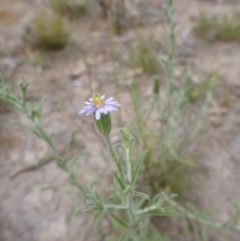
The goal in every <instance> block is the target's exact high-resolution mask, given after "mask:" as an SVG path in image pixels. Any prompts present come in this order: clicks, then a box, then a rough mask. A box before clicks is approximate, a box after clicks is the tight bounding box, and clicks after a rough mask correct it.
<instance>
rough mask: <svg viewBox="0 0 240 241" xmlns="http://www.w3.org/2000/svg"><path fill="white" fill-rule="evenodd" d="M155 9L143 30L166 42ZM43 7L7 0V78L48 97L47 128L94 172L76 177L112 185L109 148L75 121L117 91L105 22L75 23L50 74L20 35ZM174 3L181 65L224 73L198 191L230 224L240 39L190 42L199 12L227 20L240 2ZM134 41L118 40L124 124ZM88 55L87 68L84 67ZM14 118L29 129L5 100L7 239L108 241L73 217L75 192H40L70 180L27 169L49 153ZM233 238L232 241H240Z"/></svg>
mask: <svg viewBox="0 0 240 241" xmlns="http://www.w3.org/2000/svg"><path fill="white" fill-rule="evenodd" d="M149 3H150V5H151V4H152V6H153V7H152V9H154V10H155V13H156V12H157V11H156V9H157V7H159V16H157V17H156V19H150V20H149V19H148V18H147V17H146V19H147V21H146V24H145V25H144V26H143V27H142V28H141V31H142V33H144V35H145V37H146V39H150V40H151V39H152V38H156V39H157V38H158V37H159V36H161V26H160V24H153V23H152V22H154V21H152V20H157V21H158V22H161V19H162V18H163V17H162V16H163V13H162V8H161V6H162V5H161V4H160V3H158V1H149ZM41 4H42V3H41V1H28V0H0V33H1V34H0V72H1V73H2V74H3V76H4V77H5V79H6V80H7V81H8V83H9V84H10V85H11V86H12V88H13V89H15V90H16V82H17V80H18V79H19V77H20V76H24V79H25V80H26V81H27V82H29V83H31V85H30V87H29V92H28V96H27V97H28V100H30V101H33V102H35V101H39V100H40V99H41V98H42V97H44V96H46V103H45V105H44V110H43V124H44V126H45V127H46V129H47V130H48V131H49V132H52V133H54V140H55V143H56V145H57V146H58V148H59V150H61V149H62V148H63V147H64V143H66V142H67V139H68V134H69V133H70V131H71V130H74V131H75V132H76V141H75V144H74V148H73V151H76V150H80V149H84V150H85V153H84V156H83V157H81V158H80V160H79V163H80V165H81V166H83V167H84V168H86V169H88V172H82V171H80V170H79V171H78V178H79V180H81V181H83V182H91V181H96V182H97V183H102V182H105V183H106V185H109V184H108V180H109V177H110V175H111V174H110V168H109V165H110V164H109V160H108V156H107V153H106V152H105V150H104V148H103V145H104V144H103V142H102V140H101V138H100V137H99V136H98V135H97V133H96V132H95V130H94V126H93V123H92V120H91V119H88V118H85V117H79V116H78V115H77V112H78V107H79V106H81V105H82V103H83V101H84V100H86V99H87V98H88V97H89V96H90V95H91V93H92V91H94V90H99V89H100V90H101V91H102V92H104V93H106V95H108V96H111V95H112V93H114V92H115V87H114V81H113V79H114V70H113V66H112V64H111V52H110V50H109V45H110V39H109V35H108V32H107V28H108V27H107V22H106V21H105V20H104V19H101V18H100V17H99V16H98V15H96V16H95V15H94V14H93V15H90V16H89V17H84V18H83V19H80V20H78V21H77V22H75V23H74V35H73V38H72V41H71V43H70V44H69V46H68V47H67V48H66V49H65V50H63V51H60V52H53V53H50V54H48V56H47V57H46V58H47V59H46V61H45V62H44V63H46V64H45V65H46V66H44V67H43V68H40V67H36V66H35V65H33V64H31V63H29V60H27V59H28V58H27V57H26V56H27V53H28V51H29V47H28V46H27V44H26V43H25V42H24V40H23V36H24V31H25V28H26V26H27V25H29V23H30V21H31V18H32V17H33V16H34V14H35V13H36V11H38V10H39V9H40V8H41V7H42V5H41ZM176 7H177V11H176V15H175V18H176V22H177V33H178V40H177V44H178V45H179V46H184V54H183V57H182V58H183V62H184V63H185V65H186V66H188V65H191V66H194V68H193V69H192V73H193V78H196V81H197V80H198V79H199V78H201V76H203V75H205V74H206V73H209V72H210V71H213V70H217V73H218V77H219V83H218V85H219V86H221V91H220V92H219V93H220V94H217V95H216V96H215V97H214V101H213V103H212V105H211V111H212V112H214V115H209V117H208V120H207V121H206V128H205V132H204V133H203V134H202V137H201V138H199V141H198V143H197V147H194V148H195V149H196V151H197V152H199V156H200V158H199V166H200V167H203V168H204V169H205V170H207V171H206V172H204V175H203V176H202V178H201V180H202V183H201V187H200V188H199V190H198V191H197V192H196V193H195V195H196V200H198V203H199V204H200V205H201V207H203V208H209V207H214V208H215V209H216V216H217V217H218V219H219V220H221V221H224V220H227V219H228V218H229V217H231V216H232V215H233V211H234V210H233V205H232V204H233V202H234V201H235V202H237V203H238V204H240V203H239V200H240V188H239V183H240V175H239V173H240V148H239V146H240V121H239V117H240V81H239V76H240V68H239V66H240V51H239V49H240V42H239V41H237V42H234V43H228V44H226V43H214V44H209V43H206V42H204V41H200V40H198V39H196V38H195V37H194V36H193V33H192V26H193V24H194V22H195V21H196V18H197V17H198V16H199V14H200V13H201V12H207V13H226V14H228V13H231V12H232V11H233V10H236V9H237V8H239V9H240V4H239V3H238V2H237V1H197V0H195V1H192V0H184V1H181V3H180V4H178V5H176ZM1 13H4V14H1ZM96 20H97V21H96ZM158 34H159V36H158ZM135 39H136V38H135V31H134V30H131V29H130V30H128V31H126V32H125V33H124V34H122V35H121V36H118V37H116V38H115V39H114V41H115V47H116V52H117V56H118V57H117V60H118V61H117V69H118V74H119V79H120V81H119V82H120V87H119V88H120V96H119V99H121V100H123V102H122V106H123V108H122V111H121V114H122V119H123V123H127V122H129V121H131V120H132V118H133V117H132V114H131V112H132V111H131V104H130V102H131V101H130V94H129V91H128V86H129V83H130V80H131V78H132V77H133V76H134V74H133V73H132V71H131V69H130V68H129V67H128V66H127V65H126V56H125V55H127V53H128V49H129V45H130V44H131V43H132V42H134V40H135ZM85 53H87V57H86V55H85ZM86 59H87V62H88V63H90V64H89V65H90V66H91V68H90V69H87V68H86V65H85V63H86ZM176 68H178V66H176ZM136 77H138V79H139V81H140V83H141V88H142V90H144V93H143V98H145V97H146V98H147V96H149V93H150V89H151V88H150V86H149V85H148V84H147V81H143V80H144V78H146V76H144V77H143V76H139V75H136V76H135V78H136ZM224 91H227V92H226V93H228V96H229V98H228V99H229V104H228V105H227V106H224V107H223V106H222V105H221V100H222V98H221V93H223V92H224ZM224 93H225V92H224ZM117 116H118V115H117V114H116V113H114V114H113V126H114V129H113V132H112V139H113V140H114V141H117V140H118V139H119V137H118V133H117V127H118V126H119V125H118V124H119V123H118V121H117V119H118V118H117ZM12 120H18V121H19V120H20V121H22V122H23V123H27V120H26V119H25V118H24V117H23V116H22V115H21V114H20V113H18V112H17V111H15V110H14V109H12V108H11V107H9V106H7V105H4V104H1V108H0V166H1V168H0V183H1V184H0V196H1V203H0V241H13V240H18V241H35V240H36V241H42V240H44V241H75V240H78V241H87V240H89V241H90V240H91V241H95V240H96V241H99V240H103V239H104V233H105V230H102V231H101V232H102V233H101V234H100V235H98V236H96V235H95V234H94V232H93V228H94V226H93V222H92V218H91V216H88V215H85V216H80V217H78V218H74V219H73V220H72V221H71V222H70V223H68V222H67V221H66V215H67V213H68V212H69V211H70V209H71V207H72V205H73V204H74V203H75V201H76V200H77V198H76V196H74V195H73V196H71V195H70V196H69V195H67V194H66V193H65V192H64V190H61V189H60V191H56V190H50V191H45V192H43V191H42V190H41V188H42V187H45V186H48V185H55V184H59V183H65V182H67V176H66V175H65V174H64V173H62V172H61V170H59V169H58V168H57V167H56V165H55V163H54V161H51V162H49V163H48V164H46V165H43V166H41V167H40V168H38V169H36V170H32V171H27V168H28V167H29V166H31V165H34V163H36V161H37V160H39V159H40V158H41V157H43V156H47V155H50V152H49V149H48V147H47V146H46V145H45V144H44V143H43V142H42V141H39V140H38V139H36V138H35V137H34V136H33V135H32V134H30V133H29V132H27V131H26V130H23V129H22V128H21V127H18V126H11V125H10V121H12ZM19 171H20V172H19ZM103 173H104V175H102V174H103ZM102 176H104V178H103V177H102ZM96 188H98V186H97V187H96ZM229 235H230V236H229V237H230V238H229V239H228V240H231V241H238V240H239V239H240V237H239V236H236V235H232V234H229ZM174 240H178V239H176V238H174ZM179 240H180V239H179ZM186 240H193V239H190V238H188V239H186ZM213 240H214V241H218V240H221V239H220V238H219V239H218V238H217V239H216V238H215V239H213Z"/></svg>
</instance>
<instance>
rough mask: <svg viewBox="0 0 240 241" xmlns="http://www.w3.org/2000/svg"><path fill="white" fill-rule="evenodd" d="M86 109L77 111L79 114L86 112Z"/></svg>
mask: <svg viewBox="0 0 240 241" xmlns="http://www.w3.org/2000/svg"><path fill="white" fill-rule="evenodd" d="M86 111H87V110H86V109H82V110H81V111H79V115H81V114H82V113H84V112H86Z"/></svg>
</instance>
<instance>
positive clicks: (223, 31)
mask: <svg viewBox="0 0 240 241" xmlns="http://www.w3.org/2000/svg"><path fill="white" fill-rule="evenodd" d="M193 31H194V33H195V35H196V36H197V37H199V38H203V39H205V40H207V41H223V42H230V41H235V40H236V39H238V38H240V22H239V20H238V18H237V17H231V18H227V17H220V16H212V17H208V16H206V15H205V14H202V15H201V16H200V17H199V19H198V21H197V22H196V24H195V26H194V28H193Z"/></svg>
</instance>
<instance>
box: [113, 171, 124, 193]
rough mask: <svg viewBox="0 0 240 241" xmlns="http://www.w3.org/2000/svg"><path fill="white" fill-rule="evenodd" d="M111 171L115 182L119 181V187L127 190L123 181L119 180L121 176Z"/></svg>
mask: <svg viewBox="0 0 240 241" xmlns="http://www.w3.org/2000/svg"><path fill="white" fill-rule="evenodd" d="M111 171H112V174H113V176H114V177H115V180H116V181H117V183H118V185H119V186H120V187H121V188H122V189H124V188H125V187H124V184H123V182H122V180H121V179H120V178H119V176H118V175H117V173H116V172H115V171H114V170H111Z"/></svg>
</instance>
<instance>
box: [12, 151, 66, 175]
mask: <svg viewBox="0 0 240 241" xmlns="http://www.w3.org/2000/svg"><path fill="white" fill-rule="evenodd" d="M66 151H67V150H66V146H64V147H61V148H59V150H58V153H59V154H60V155H63V154H65V153H66ZM54 159H55V157H54V156H53V155H49V156H48V157H46V158H45V160H44V161H43V162H41V163H40V164H39V163H36V164H31V165H28V166H25V167H21V168H20V169H18V170H16V171H14V172H13V173H12V174H10V179H15V178H16V177H17V176H19V175H21V174H23V173H24V172H29V171H35V170H37V169H38V168H40V167H42V166H44V165H46V164H49V163H50V162H52V161H54Z"/></svg>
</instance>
